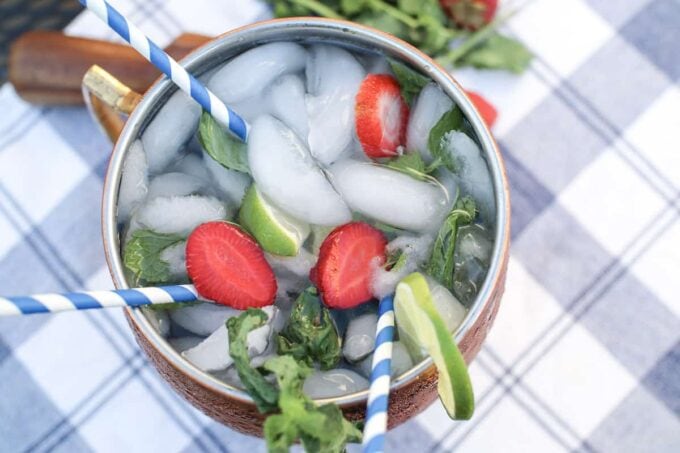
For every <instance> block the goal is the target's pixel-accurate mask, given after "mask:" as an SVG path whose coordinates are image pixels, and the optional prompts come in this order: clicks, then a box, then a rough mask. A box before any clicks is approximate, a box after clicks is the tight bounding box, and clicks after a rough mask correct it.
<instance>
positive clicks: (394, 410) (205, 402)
mask: <svg viewBox="0 0 680 453" xmlns="http://www.w3.org/2000/svg"><path fill="white" fill-rule="evenodd" d="M504 257H505V258H504V260H503V263H502V265H501V271H500V273H499V275H498V279H497V280H496V285H495V287H494V291H493V293H492V296H491V297H490V298H489V300H488V301H487V303H486V306H485V307H484V310H482V312H481V313H480V316H479V318H478V319H477V322H476V323H475V324H473V326H472V327H471V328H470V330H469V331H468V333H467V335H465V337H463V339H462V341H461V342H460V348H461V352H462V353H463V356H464V357H465V361H466V362H467V363H468V364H469V363H471V362H472V360H473V359H474V357H475V356H476V355H477V353H478V352H479V349H480V348H481V347H482V344H483V343H484V339H485V338H486V336H487V334H488V332H489V329H490V328H491V326H492V324H493V321H494V319H495V317H496V314H497V313H498V308H499V306H500V300H501V297H502V295H503V290H504V287H505V275H506V271H507V253H506V254H504ZM126 316H127V319H128V323H129V324H130V328H131V329H132V331H133V332H134V335H135V339H136V340H137V343H139V345H140V346H141V348H142V349H143V350H144V352H145V353H146V355H147V356H148V357H149V359H150V360H151V362H152V363H153V365H154V366H155V367H156V369H157V370H158V372H159V373H160V374H161V376H162V377H163V378H164V379H165V380H166V381H167V382H168V383H170V385H171V386H172V388H174V389H175V391H177V392H178V393H179V394H180V395H182V397H183V398H184V399H185V400H187V401H188V402H189V403H191V404H192V405H193V406H195V407H197V408H198V409H200V410H201V411H202V412H203V413H205V414H206V415H208V416H209V417H212V418H213V419H215V420H217V421H218V422H220V423H223V424H225V425H227V426H229V427H230V428H233V429H235V430H237V431H239V432H242V433H245V434H250V435H253V436H260V437H261V436H262V423H263V422H264V416H263V415H262V414H260V413H259V412H258V410H257V408H256V407H255V405H254V404H252V403H250V402H245V401H240V400H237V399H234V398H229V397H227V396H225V395H223V394H220V393H217V392H214V391H213V390H211V389H209V388H207V387H205V386H203V385H201V383H200V382H198V381H196V380H194V379H193V378H191V377H189V376H187V375H185V374H184V373H182V372H181V371H179V370H177V369H176V368H175V367H173V366H172V364H171V363H170V362H168V361H167V360H166V359H165V358H164V357H163V356H162V355H161V354H160V353H159V352H158V351H157V350H156V349H155V348H154V347H153V345H152V344H151V343H150V342H149V340H148V338H146V337H144V336H143V335H142V334H141V332H140V331H139V329H138V328H137V326H136V325H135V323H134V322H131V320H130V317H129V315H128V314H127V313H126ZM435 399H437V371H436V369H435V367H434V366H431V367H430V368H428V369H427V370H425V371H424V372H423V373H421V375H420V376H418V378H417V379H414V380H413V381H411V382H409V383H407V384H405V385H403V386H402V387H400V388H398V389H396V390H393V391H392V392H391V393H390V403H389V409H388V417H389V418H388V426H389V428H390V429H391V428H394V427H396V426H398V425H400V424H402V423H404V422H405V421H406V420H408V419H410V418H411V417H413V416H415V415H417V414H419V413H421V412H422V411H424V410H425V409H426V408H427V407H428V406H430V404H432V402H433V401H434V400H435ZM342 410H343V413H344V414H345V416H346V417H347V418H348V419H350V420H354V421H358V420H363V418H364V412H365V410H366V406H365V404H359V403H357V404H353V405H347V406H343V407H342Z"/></svg>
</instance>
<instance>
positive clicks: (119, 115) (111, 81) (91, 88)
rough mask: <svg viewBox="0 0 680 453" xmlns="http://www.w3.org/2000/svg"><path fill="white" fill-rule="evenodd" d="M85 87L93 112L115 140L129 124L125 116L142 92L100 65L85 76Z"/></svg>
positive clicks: (85, 94) (88, 103)
mask: <svg viewBox="0 0 680 453" xmlns="http://www.w3.org/2000/svg"><path fill="white" fill-rule="evenodd" d="M82 90H83V98H84V99H85V105H86V106H87V109H88V111H89V112H90V115H92V117H93V118H94V119H95V121H96V122H97V123H98V124H99V127H100V128H101V129H102V131H103V132H104V134H106V136H107V137H109V140H111V142H113V143H115V142H116V141H117V140H118V136H119V135H120V133H121V131H122V130H123V126H124V125H125V121H124V119H123V115H125V116H127V115H130V113H132V111H133V110H134V109H135V107H136V106H137V104H139V102H140V101H141V100H142V95H141V94H139V93H137V92H136V91H133V90H132V89H130V87H128V86H127V85H125V84H123V83H122V82H121V81H120V80H118V79H116V78H115V77H114V76H112V75H111V74H109V73H108V72H107V71H106V70H104V69H103V68H102V67H101V66H98V65H93V66H91V67H90V69H88V70H87V72H86V73H85V75H84V76H83V82H82Z"/></svg>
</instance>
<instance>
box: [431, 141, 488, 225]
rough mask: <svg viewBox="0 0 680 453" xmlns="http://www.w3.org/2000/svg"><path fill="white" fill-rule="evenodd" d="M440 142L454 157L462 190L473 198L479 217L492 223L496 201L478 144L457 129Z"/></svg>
mask: <svg viewBox="0 0 680 453" xmlns="http://www.w3.org/2000/svg"><path fill="white" fill-rule="evenodd" d="M442 144H443V146H444V150H445V151H446V152H448V153H450V154H451V156H452V157H453V159H454V162H455V164H456V169H457V172H456V173H457V176H458V177H459V183H460V187H461V189H462V192H464V193H466V194H468V195H471V196H472V198H474V200H475V202H476V203H477V209H478V210H479V215H480V217H481V218H482V220H483V221H484V222H485V223H486V224H487V225H492V224H493V222H494V219H495V212H496V201H495V198H494V193H493V183H492V182H491V174H490V173H489V169H488V167H487V166H486V161H485V160H484V158H483V157H482V153H481V151H480V149H479V146H477V143H475V142H474V140H472V139H471V138H470V137H468V136H467V134H465V133H463V132H458V131H451V132H449V133H448V134H446V135H445V136H444V138H443V139H442Z"/></svg>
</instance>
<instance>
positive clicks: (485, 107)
mask: <svg viewBox="0 0 680 453" xmlns="http://www.w3.org/2000/svg"><path fill="white" fill-rule="evenodd" d="M465 94H467V97H469V98H470V100H471V101H472V103H473V104H474V105H475V107H476V108H477V111H478V112H479V114H480V115H482V118H483V119H484V122H485V123H486V125H487V126H489V127H491V126H493V125H494V123H495V122H496V118H498V112H497V111H496V108H495V107H494V106H493V105H491V103H490V102H489V101H487V100H486V99H484V98H483V97H482V96H481V95H479V94H477V93H475V92H473V91H465Z"/></svg>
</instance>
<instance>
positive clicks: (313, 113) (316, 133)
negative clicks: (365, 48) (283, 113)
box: [306, 45, 366, 165]
mask: <svg viewBox="0 0 680 453" xmlns="http://www.w3.org/2000/svg"><path fill="white" fill-rule="evenodd" d="M306 74H307V91H309V93H310V94H309V96H307V101H306V102H307V112H308V114H309V137H308V143H309V147H310V150H311V153H312V155H313V156H314V157H315V158H316V159H317V160H318V161H320V162H322V163H324V164H326V165H329V164H331V163H333V162H334V161H335V160H336V159H337V158H338V157H339V156H340V154H342V153H343V151H345V150H347V148H348V147H349V145H350V143H351V141H352V138H353V136H354V107H355V97H356V95H357V91H358V90H359V85H361V82H362V81H363V80H364V77H366V71H365V70H364V68H363V67H362V66H361V64H359V62H358V61H357V60H356V58H354V57H353V56H352V55H351V54H350V53H349V52H347V51H346V50H343V49H341V48H339V47H335V46H329V45H317V46H314V47H312V49H311V50H310V52H309V58H308V61H307V68H306Z"/></svg>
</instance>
